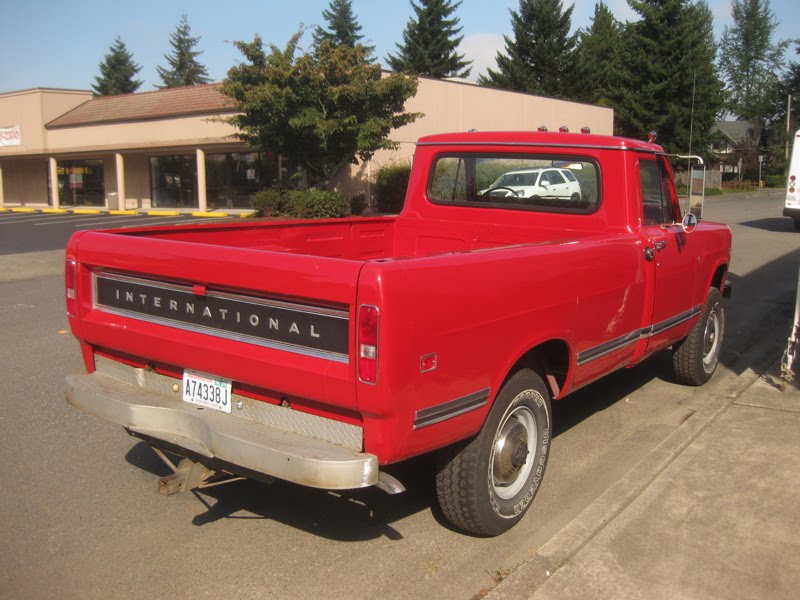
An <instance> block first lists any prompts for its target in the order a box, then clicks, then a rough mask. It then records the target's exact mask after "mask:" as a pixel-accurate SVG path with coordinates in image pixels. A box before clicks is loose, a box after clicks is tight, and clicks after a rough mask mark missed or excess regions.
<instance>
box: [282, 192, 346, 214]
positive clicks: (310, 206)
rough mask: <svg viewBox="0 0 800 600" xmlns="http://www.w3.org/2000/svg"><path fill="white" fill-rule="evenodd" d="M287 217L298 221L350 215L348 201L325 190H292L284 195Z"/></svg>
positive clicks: (340, 195) (335, 193)
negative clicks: (298, 219) (295, 218)
mask: <svg viewBox="0 0 800 600" xmlns="http://www.w3.org/2000/svg"><path fill="white" fill-rule="evenodd" d="M286 213H287V216H290V217H297V218H300V219H330V218H334V217H344V216H345V215H347V214H349V213H350V201H349V200H348V199H347V198H345V197H344V196H343V195H342V194H339V193H337V192H328V191H325V190H316V189H310V190H292V191H290V192H289V193H288V194H287V195H286Z"/></svg>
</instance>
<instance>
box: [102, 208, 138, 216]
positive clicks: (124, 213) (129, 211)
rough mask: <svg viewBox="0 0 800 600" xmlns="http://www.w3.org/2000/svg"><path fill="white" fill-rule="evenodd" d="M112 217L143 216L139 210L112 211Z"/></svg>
mask: <svg viewBox="0 0 800 600" xmlns="http://www.w3.org/2000/svg"><path fill="white" fill-rule="evenodd" d="M108 214H110V215H138V214H141V213H140V212H139V211H138V210H121V209H120V210H110V211H108Z"/></svg>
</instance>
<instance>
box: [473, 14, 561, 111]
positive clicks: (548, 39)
mask: <svg viewBox="0 0 800 600" xmlns="http://www.w3.org/2000/svg"><path fill="white" fill-rule="evenodd" d="M573 8H574V5H573V6H570V7H569V8H568V9H566V10H564V7H563V5H562V3H561V0H520V2H519V11H517V12H514V11H511V27H512V31H513V35H514V37H513V39H511V38H509V37H508V36H504V37H505V41H506V51H505V53H502V52H498V53H497V70H496V71H495V70H492V69H488V71H487V74H486V77H481V78H480V79H479V83H480V84H481V85H489V86H492V87H499V88H504V89H509V90H515V91H519V92H528V93H530V94H544V95H547V96H549V97H551V98H569V97H571V95H572V89H573V88H574V85H575V82H574V80H575V42H576V36H575V35H570V33H569V31H570V28H571V23H572V10H573Z"/></svg>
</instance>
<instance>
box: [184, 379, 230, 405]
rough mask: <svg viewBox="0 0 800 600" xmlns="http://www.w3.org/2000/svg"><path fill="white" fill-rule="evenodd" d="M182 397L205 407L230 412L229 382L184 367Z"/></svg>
mask: <svg viewBox="0 0 800 600" xmlns="http://www.w3.org/2000/svg"><path fill="white" fill-rule="evenodd" d="M183 399H184V401H185V402H191V403H192V404H197V405H199V406H204V407H205V408H213V409H214V410H221V411H222V412H226V413H229V412H231V382H230V379H222V378H221V377H214V376H213V375H206V374H205V373H198V372H197V371H191V370H189V369H186V370H185V371H184V372H183Z"/></svg>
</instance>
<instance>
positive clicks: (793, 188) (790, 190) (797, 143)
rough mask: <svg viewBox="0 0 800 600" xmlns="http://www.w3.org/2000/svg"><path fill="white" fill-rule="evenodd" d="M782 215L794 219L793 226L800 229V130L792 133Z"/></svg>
mask: <svg viewBox="0 0 800 600" xmlns="http://www.w3.org/2000/svg"><path fill="white" fill-rule="evenodd" d="M783 216H784V217H792V219H794V228H795V229H797V230H798V231H800V130H799V131H797V132H796V133H795V134H794V144H792V158H791V160H790V161H789V177H788V179H787V181H786V203H785V204H784V205H783Z"/></svg>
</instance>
